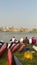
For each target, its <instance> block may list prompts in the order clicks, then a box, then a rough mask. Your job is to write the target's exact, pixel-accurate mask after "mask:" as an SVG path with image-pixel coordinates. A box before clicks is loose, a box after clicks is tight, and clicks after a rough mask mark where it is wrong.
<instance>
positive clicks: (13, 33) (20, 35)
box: [0, 32, 37, 42]
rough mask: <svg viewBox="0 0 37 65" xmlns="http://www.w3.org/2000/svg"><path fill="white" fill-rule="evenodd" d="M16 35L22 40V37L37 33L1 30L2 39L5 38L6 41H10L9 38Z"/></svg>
mask: <svg viewBox="0 0 37 65" xmlns="http://www.w3.org/2000/svg"><path fill="white" fill-rule="evenodd" d="M13 36H15V37H16V39H17V40H20V38H21V37H26V36H27V37H28V38H30V37H36V39H37V33H25V32H0V40H4V41H5V42H9V40H10V39H11V38H12V37H13Z"/></svg>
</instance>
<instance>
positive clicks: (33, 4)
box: [0, 0, 37, 28]
mask: <svg viewBox="0 0 37 65" xmlns="http://www.w3.org/2000/svg"><path fill="white" fill-rule="evenodd" d="M0 26H14V27H25V28H37V0H0Z"/></svg>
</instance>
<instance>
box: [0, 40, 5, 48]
mask: <svg viewBox="0 0 37 65" xmlns="http://www.w3.org/2000/svg"><path fill="white" fill-rule="evenodd" d="M3 44H4V41H3V40H0V48H1V47H2V45H3Z"/></svg>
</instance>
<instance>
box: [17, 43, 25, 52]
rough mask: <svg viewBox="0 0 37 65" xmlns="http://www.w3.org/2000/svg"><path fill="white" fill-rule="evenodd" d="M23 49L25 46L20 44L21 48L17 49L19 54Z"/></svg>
mask: <svg viewBox="0 0 37 65" xmlns="http://www.w3.org/2000/svg"><path fill="white" fill-rule="evenodd" d="M24 48H25V45H24V44H22V45H21V47H20V48H19V49H18V51H19V52H21V51H22V50H23V49H24Z"/></svg>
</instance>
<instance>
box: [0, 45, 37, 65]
mask: <svg viewBox="0 0 37 65" xmlns="http://www.w3.org/2000/svg"><path fill="white" fill-rule="evenodd" d="M27 47H28V48H30V51H32V50H34V49H32V45H27ZM24 53H25V51H23V52H18V51H16V52H15V53H14V55H16V56H17V57H18V59H19V61H20V62H21V63H22V65H37V52H35V53H34V54H33V58H32V60H29V59H25V58H24ZM0 65H8V62H7V52H5V53H4V54H3V55H2V56H0Z"/></svg>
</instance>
